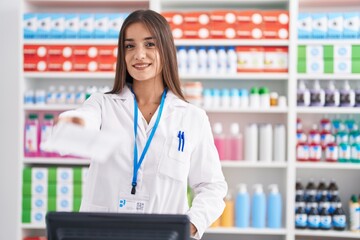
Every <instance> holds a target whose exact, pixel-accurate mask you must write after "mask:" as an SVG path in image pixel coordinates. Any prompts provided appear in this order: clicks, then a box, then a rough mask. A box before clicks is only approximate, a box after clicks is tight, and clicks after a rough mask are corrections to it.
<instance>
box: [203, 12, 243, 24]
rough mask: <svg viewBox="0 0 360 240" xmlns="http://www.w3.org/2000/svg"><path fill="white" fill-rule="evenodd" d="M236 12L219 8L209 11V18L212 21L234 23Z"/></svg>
mask: <svg viewBox="0 0 360 240" xmlns="http://www.w3.org/2000/svg"><path fill="white" fill-rule="evenodd" d="M237 15H238V13H237V12H236V11H231V10H220V11H212V12H210V20H211V22H212V23H213V24H214V23H227V24H235V23H236V22H237V19H236V17H237Z"/></svg>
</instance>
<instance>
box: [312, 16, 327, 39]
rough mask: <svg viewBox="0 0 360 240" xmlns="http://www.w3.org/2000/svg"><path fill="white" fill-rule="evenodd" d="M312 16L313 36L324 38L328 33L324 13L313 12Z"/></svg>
mask: <svg viewBox="0 0 360 240" xmlns="http://www.w3.org/2000/svg"><path fill="white" fill-rule="evenodd" d="M311 18H312V33H311V36H312V37H313V38H326V37H327V35H328V18H327V15H326V14H325V13H314V14H312V16H311Z"/></svg>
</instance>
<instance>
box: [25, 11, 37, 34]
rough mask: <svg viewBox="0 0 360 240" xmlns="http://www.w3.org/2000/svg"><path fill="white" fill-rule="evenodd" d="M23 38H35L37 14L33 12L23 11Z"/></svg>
mask: <svg viewBox="0 0 360 240" xmlns="http://www.w3.org/2000/svg"><path fill="white" fill-rule="evenodd" d="M23 31H24V38H25V39H29V38H35V36H36V32H37V15H36V14H34V13H25V14H24V15H23Z"/></svg>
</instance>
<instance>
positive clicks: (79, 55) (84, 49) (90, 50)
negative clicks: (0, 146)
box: [73, 46, 99, 72]
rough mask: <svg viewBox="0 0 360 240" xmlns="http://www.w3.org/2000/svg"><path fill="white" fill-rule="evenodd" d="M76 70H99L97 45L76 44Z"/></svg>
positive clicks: (74, 67)
mask: <svg viewBox="0 0 360 240" xmlns="http://www.w3.org/2000/svg"><path fill="white" fill-rule="evenodd" d="M73 54H74V66H73V69H74V71H81V72H95V71H97V70H98V62H97V59H98V54H99V51H98V48H97V46H74V53H73Z"/></svg>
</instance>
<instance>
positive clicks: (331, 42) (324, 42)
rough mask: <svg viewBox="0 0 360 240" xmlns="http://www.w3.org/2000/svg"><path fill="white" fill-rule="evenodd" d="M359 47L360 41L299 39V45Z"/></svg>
mask: <svg viewBox="0 0 360 240" xmlns="http://www.w3.org/2000/svg"><path fill="white" fill-rule="evenodd" d="M335 44H340V45H349V44H350V45H359V44H360V39H299V40H298V45H335Z"/></svg>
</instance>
